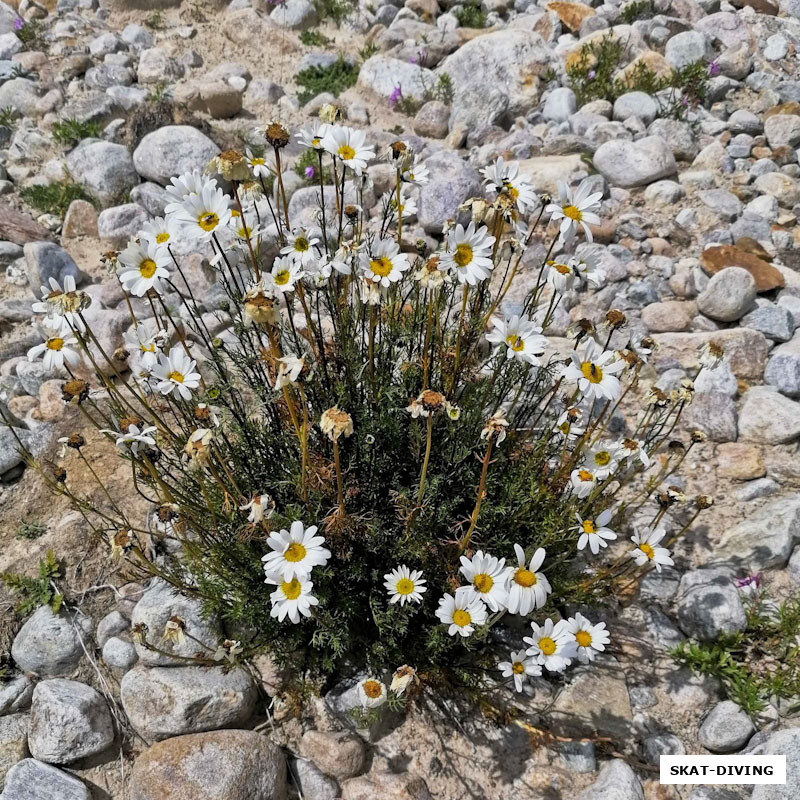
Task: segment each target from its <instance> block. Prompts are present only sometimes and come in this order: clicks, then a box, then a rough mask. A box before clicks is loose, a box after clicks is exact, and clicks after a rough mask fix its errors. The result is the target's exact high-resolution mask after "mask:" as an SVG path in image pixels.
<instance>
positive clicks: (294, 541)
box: [261, 519, 331, 581]
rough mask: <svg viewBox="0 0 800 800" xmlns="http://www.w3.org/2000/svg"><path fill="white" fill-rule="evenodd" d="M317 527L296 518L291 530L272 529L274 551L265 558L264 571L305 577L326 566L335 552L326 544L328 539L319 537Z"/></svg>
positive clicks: (263, 559)
mask: <svg viewBox="0 0 800 800" xmlns="http://www.w3.org/2000/svg"><path fill="white" fill-rule="evenodd" d="M316 533H317V526H316V525H310V526H309V527H308V528H306V527H305V525H303V523H302V522H301V521H300V520H299V519H296V520H295V521H294V522H293V523H292V524H291V526H290V528H289V530H288V531H287V530H286V529H285V528H283V529H282V530H280V531H272V532H271V533H270V535H269V537H268V539H267V544H268V545H269V546H270V548H271V552H269V553H267V554H266V555H265V556H263V557H262V558H261V560H262V561H263V562H264V572H266V573H267V575H272V576H278V577H280V578H282V579H283V580H285V581H288V580H291V579H292V578H294V577H299V578H300V579H301V580H305V579H306V578H307V577H308V576H309V575H310V574H311V570H312V569H314V567H324V566H325V564H327V563H328V559H329V558H330V557H331V551H330V550H326V549H325V548H324V547H323V546H322V545H323V544H325V539H324V537H322V536H317V535H316Z"/></svg>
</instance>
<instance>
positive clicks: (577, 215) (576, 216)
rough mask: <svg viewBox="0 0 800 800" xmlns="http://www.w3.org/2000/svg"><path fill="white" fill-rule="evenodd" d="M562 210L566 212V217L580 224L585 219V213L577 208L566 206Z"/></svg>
mask: <svg viewBox="0 0 800 800" xmlns="http://www.w3.org/2000/svg"><path fill="white" fill-rule="evenodd" d="M561 210H562V211H563V212H564V216H565V217H569V218H570V219H571V220H574V221H575V222H580V221H581V220H582V219H583V213H582V212H581V210H580V209H579V208H578V207H577V206H564V207H563V208H562V209H561Z"/></svg>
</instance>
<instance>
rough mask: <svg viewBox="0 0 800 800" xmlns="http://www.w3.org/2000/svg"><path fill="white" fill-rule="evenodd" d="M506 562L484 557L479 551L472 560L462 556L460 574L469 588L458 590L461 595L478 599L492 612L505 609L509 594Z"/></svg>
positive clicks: (462, 587)
mask: <svg viewBox="0 0 800 800" xmlns="http://www.w3.org/2000/svg"><path fill="white" fill-rule="evenodd" d="M505 565H506V560H505V559H504V558H500V559H498V558H495V557H494V556H490V555H489V554H488V553H486V554H485V555H484V553H483V551H482V550H478V552H477V553H475V555H474V556H472V558H467V557H466V556H461V567H460V569H459V572H460V573H461V574H462V575H463V576H464V579H465V580H466V581H467V583H468V585H467V586H460V587H459V588H458V589H456V597H458V595H459V594H462V595H465V596H466V597H468V598H477V599H479V600H481V601H483V602H484V603H486V605H487V606H488V608H489V610H490V611H500V610H501V609H503V608H505V606H506V600H507V599H508V594H507V592H506V574H507V570H506V568H505Z"/></svg>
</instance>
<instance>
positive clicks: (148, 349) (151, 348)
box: [139, 342, 156, 353]
mask: <svg viewBox="0 0 800 800" xmlns="http://www.w3.org/2000/svg"><path fill="white" fill-rule="evenodd" d="M139 349H140V350H141V351H142V352H143V353H155V351H156V346H155V343H153V342H151V343H150V344H140V345H139Z"/></svg>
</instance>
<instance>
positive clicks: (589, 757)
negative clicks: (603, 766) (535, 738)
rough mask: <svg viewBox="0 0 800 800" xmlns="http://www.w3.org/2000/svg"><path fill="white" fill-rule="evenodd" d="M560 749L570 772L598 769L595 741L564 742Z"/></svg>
mask: <svg viewBox="0 0 800 800" xmlns="http://www.w3.org/2000/svg"><path fill="white" fill-rule="evenodd" d="M558 750H559V754H560V755H561V759H562V761H563V762H564V765H565V766H566V768H567V769H568V770H569V771H570V772H594V771H595V770H596V769H597V756H596V755H595V749H594V742H582V741H575V742H562V743H561V745H560V747H559V748H558Z"/></svg>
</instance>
